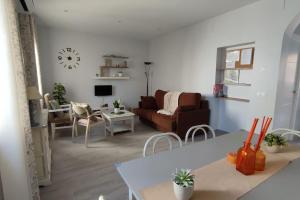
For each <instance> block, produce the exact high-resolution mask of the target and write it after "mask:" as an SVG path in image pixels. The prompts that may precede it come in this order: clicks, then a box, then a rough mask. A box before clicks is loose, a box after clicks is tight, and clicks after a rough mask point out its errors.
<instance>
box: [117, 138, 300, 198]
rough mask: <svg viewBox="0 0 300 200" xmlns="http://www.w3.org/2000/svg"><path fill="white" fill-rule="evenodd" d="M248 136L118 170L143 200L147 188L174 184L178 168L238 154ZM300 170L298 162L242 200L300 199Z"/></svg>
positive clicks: (163, 154) (178, 151)
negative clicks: (162, 183) (164, 183)
mask: <svg viewBox="0 0 300 200" xmlns="http://www.w3.org/2000/svg"><path fill="white" fill-rule="evenodd" d="M246 136H247V135H246V134H245V132H239V133H231V134H226V135H223V136H219V137H217V138H215V139H209V140H207V141H203V142H197V143H194V144H191V145H187V146H184V147H182V148H180V149H175V150H173V151H172V152H161V153H158V154H156V155H153V156H149V157H146V158H140V159H136V160H131V161H128V162H125V163H121V164H117V170H118V171H119V173H120V175H121V176H122V178H123V180H124V181H125V183H126V184H127V186H128V187H129V188H130V189H131V190H132V192H133V194H134V195H135V196H136V197H137V199H138V200H142V198H141V196H140V193H139V191H141V190H142V189H143V188H145V187H149V186H152V185H155V184H158V183H161V182H163V181H166V180H171V179H172V173H174V171H175V169H176V168H179V169H180V168H188V169H197V168H200V167H202V166H205V165H207V164H209V163H211V162H213V161H216V160H219V159H222V158H224V157H225V156H226V154H227V152H231V151H236V150H237V149H238V148H239V147H240V146H242V144H243V141H244V140H245V138H246ZM256 139H257V135H255V136H254V138H253V141H255V142H256ZM141 156H142V152H141ZM299 170H300V160H297V161H294V162H293V163H292V164H290V165H289V166H288V167H287V168H285V169H283V170H282V171H280V173H278V174H276V175H274V176H272V177H271V178H270V179H268V180H267V181H266V182H264V183H262V184H260V185H259V186H258V187H256V188H254V190H252V191H250V192H249V193H247V194H246V195H244V196H243V198H242V199H245V200H248V199H249V200H250V199H251V200H260V199H272V200H277V199H278V200H281V199H300V190H299V183H300V173H299ZM268 191H269V192H268ZM290 193H293V194H290Z"/></svg>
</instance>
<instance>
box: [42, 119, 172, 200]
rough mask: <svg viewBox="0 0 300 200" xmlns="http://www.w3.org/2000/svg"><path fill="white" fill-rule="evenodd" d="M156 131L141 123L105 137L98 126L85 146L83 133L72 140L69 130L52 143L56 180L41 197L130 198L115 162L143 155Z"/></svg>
mask: <svg viewBox="0 0 300 200" xmlns="http://www.w3.org/2000/svg"><path fill="white" fill-rule="evenodd" d="M80 132H81V133H83V130H81V131H80ZM156 133H159V132H158V131H156V130H154V129H152V128H150V127H147V126H145V125H142V124H139V123H138V124H137V126H136V131H135V133H120V134H117V135H115V136H114V137H111V136H109V137H106V138H105V137H104V135H103V133H102V129H97V128H94V129H92V134H91V135H92V136H91V141H90V148H85V146H84V144H83V141H84V138H83V136H79V137H77V138H76V139H75V140H74V141H73V142H72V140H71V131H70V130H65V131H64V132H62V133H61V134H60V135H59V136H58V137H56V139H55V141H54V142H53V143H52V184H51V185H50V186H47V187H41V188H40V194H41V199H42V200H73V199H74V200H98V198H99V196H100V195H103V196H104V197H105V200H126V199H127V198H128V193H127V192H128V191H127V187H126V185H125V183H124V182H123V180H122V179H121V177H120V175H119V174H118V173H117V171H116V169H115V167H114V165H115V163H119V162H124V161H128V160H131V159H134V158H139V157H142V150H143V146H144V143H145V141H146V140H147V138H149V137H150V136H152V135H153V134H156ZM166 147H167V144H166V145H165V146H164V144H161V146H160V148H161V149H164V148H166Z"/></svg>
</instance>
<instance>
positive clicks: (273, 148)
mask: <svg viewBox="0 0 300 200" xmlns="http://www.w3.org/2000/svg"><path fill="white" fill-rule="evenodd" d="M266 149H267V151H268V152H269V153H277V152H278V151H279V150H280V149H281V146H278V145H273V146H268V145H266Z"/></svg>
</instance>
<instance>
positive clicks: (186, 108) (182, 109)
mask: <svg viewBox="0 0 300 200" xmlns="http://www.w3.org/2000/svg"><path fill="white" fill-rule="evenodd" d="M196 108H197V107H196V106H194V105H190V106H178V112H188V111H193V110H196Z"/></svg>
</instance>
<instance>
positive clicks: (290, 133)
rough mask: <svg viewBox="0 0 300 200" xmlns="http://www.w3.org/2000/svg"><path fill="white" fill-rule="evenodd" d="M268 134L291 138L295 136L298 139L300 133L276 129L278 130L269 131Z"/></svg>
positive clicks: (286, 129)
mask: <svg viewBox="0 0 300 200" xmlns="http://www.w3.org/2000/svg"><path fill="white" fill-rule="evenodd" d="M269 133H273V134H279V135H281V136H289V135H292V136H297V137H299V138H300V131H297V130H293V129H288V128H278V129H275V130H271V131H270V132H269ZM269 133H268V134H269Z"/></svg>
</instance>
